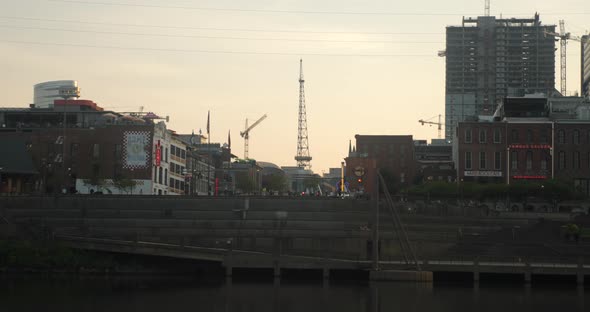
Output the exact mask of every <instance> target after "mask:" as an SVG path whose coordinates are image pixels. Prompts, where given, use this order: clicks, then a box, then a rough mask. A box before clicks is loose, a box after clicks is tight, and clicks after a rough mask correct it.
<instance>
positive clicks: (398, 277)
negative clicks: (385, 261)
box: [369, 270, 432, 283]
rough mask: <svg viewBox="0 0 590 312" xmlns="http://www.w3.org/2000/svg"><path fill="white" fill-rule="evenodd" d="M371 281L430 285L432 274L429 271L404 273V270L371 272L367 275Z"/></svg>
mask: <svg viewBox="0 0 590 312" xmlns="http://www.w3.org/2000/svg"><path fill="white" fill-rule="evenodd" d="M369 278H370V279H371V280H372V281H398V282H419V283H432V272H430V271H404V270H383V271H375V270H372V271H371V273H370V274H369Z"/></svg>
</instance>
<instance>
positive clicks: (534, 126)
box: [453, 97, 590, 194]
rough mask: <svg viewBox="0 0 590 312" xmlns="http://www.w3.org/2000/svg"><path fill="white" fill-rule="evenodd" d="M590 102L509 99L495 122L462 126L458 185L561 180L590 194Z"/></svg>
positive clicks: (456, 149)
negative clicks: (467, 182) (589, 111)
mask: <svg viewBox="0 0 590 312" xmlns="http://www.w3.org/2000/svg"><path fill="white" fill-rule="evenodd" d="M588 110H590V103H589V102H585V101H584V100H581V99H580V98H569V99H568V98H559V99H551V98H549V99H548V98H544V97H532V98H531V97H524V98H506V99H505V101H504V107H503V109H502V110H498V111H497V112H496V113H497V114H496V117H495V118H487V117H481V118H479V119H478V120H473V121H466V122H462V123H459V126H458V128H457V131H456V134H455V135H456V139H455V140H454V143H453V145H454V159H455V162H456V166H457V176H458V178H459V179H460V181H474V182H483V183H487V182H491V183H511V182H513V181H517V180H536V181H543V180H547V179H557V180H561V181H564V182H568V183H572V184H573V185H574V186H575V187H576V188H577V189H578V190H579V191H581V192H584V193H586V194H590V181H589V178H590V114H588V113H587V112H588Z"/></svg>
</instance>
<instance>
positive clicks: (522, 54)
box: [445, 14, 555, 140]
mask: <svg viewBox="0 0 590 312" xmlns="http://www.w3.org/2000/svg"><path fill="white" fill-rule="evenodd" d="M546 32H555V25H542V24H541V21H540V20H539V15H538V14H535V17H534V18H532V19H521V18H507V19H502V18H501V19H497V18H496V17H494V16H480V17H477V18H463V23H462V25H461V26H448V27H447V42H446V53H445V55H446V94H445V116H446V117H445V126H446V127H445V138H446V139H447V140H452V139H453V133H454V131H455V128H456V126H457V124H458V123H459V122H461V121H464V120H465V119H466V118H468V117H470V116H477V115H486V114H490V115H491V114H493V112H494V110H495V108H496V105H497V103H498V102H499V101H501V100H502V99H503V98H504V97H506V96H524V95H525V94H532V93H545V94H549V93H551V92H553V90H554V88H555V38H554V37H553V36H548V35H546Z"/></svg>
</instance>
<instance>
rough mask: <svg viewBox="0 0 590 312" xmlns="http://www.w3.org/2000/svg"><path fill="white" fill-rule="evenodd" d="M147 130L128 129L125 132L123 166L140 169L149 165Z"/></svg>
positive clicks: (148, 134)
mask: <svg viewBox="0 0 590 312" xmlns="http://www.w3.org/2000/svg"><path fill="white" fill-rule="evenodd" d="M149 136H150V133H149V132H147V131H126V132H124V134H123V161H124V162H123V168H127V169H138V168H146V167H147V166H148V158H149V155H150V154H151V153H148V151H149V149H150V148H149V145H148V138H149Z"/></svg>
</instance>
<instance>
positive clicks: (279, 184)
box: [262, 173, 287, 192]
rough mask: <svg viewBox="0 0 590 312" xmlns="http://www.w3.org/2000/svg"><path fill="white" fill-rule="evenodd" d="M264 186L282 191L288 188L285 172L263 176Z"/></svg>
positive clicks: (271, 189)
mask: <svg viewBox="0 0 590 312" xmlns="http://www.w3.org/2000/svg"><path fill="white" fill-rule="evenodd" d="M262 187H263V188H266V189H267V190H269V191H277V192H282V191H284V190H285V189H286V188H287V179H286V178H285V175H283V174H276V173H273V174H269V175H267V176H264V177H263V178H262Z"/></svg>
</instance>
